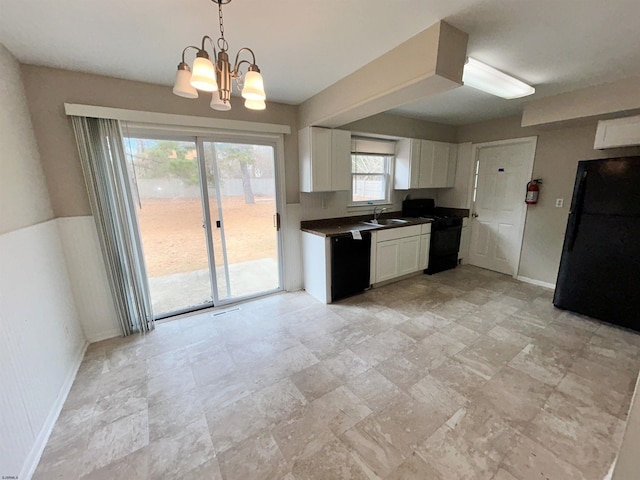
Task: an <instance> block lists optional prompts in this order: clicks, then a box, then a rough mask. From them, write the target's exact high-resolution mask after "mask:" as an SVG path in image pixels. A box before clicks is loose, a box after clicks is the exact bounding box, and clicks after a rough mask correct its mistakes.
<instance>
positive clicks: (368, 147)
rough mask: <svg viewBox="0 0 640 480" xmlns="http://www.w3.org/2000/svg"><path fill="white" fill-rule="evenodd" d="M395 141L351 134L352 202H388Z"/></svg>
mask: <svg viewBox="0 0 640 480" xmlns="http://www.w3.org/2000/svg"><path fill="white" fill-rule="evenodd" d="M394 152H395V142H390V141H386V140H378V139H369V138H367V139H364V138H357V137H354V138H352V140H351V205H378V204H388V203H391V174H392V168H393V159H394Z"/></svg>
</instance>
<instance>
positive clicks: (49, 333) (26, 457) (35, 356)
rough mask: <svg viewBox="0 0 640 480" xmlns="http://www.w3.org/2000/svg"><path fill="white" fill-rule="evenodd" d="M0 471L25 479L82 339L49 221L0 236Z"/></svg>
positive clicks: (69, 377) (66, 387)
mask: <svg viewBox="0 0 640 480" xmlns="http://www.w3.org/2000/svg"><path fill="white" fill-rule="evenodd" d="M0 312H1V315H0V385H1V386H2V388H1V389H0V432H2V433H1V434H0V467H1V468H0V472H1V474H2V475H5V476H7V475H9V476H10V475H13V476H17V477H18V478H20V479H28V478H30V476H31V475H32V474H33V471H34V470H35V467H36V465H37V462H38V460H39V458H40V455H41V454H42V450H43V449H44V446H45V444H46V441H47V438H48V437H49V434H50V432H51V429H52V428H53V424H54V423H55V420H56V419H57V417H58V414H59V413H60V409H61V408H62V404H63V403H64V400H65V398H66V396H67V393H68V391H69V388H70V387H71V384H72V382H73V378H74V377H75V374H76V371H77V368H78V366H79V363H80V361H81V360H82V356H83V354H84V350H85V348H86V340H85V337H84V335H83V332H82V327H81V325H80V322H79V320H78V314H77V311H76V308H75V305H74V298H73V293H72V291H71V285H70V282H69V278H68V273H67V266H66V263H65V258H64V252H63V248H62V244H61V241H60V236H59V233H58V228H57V225H56V221H55V220H50V221H47V222H44V223H40V224H37V225H33V226H30V227H26V228H22V229H19V230H15V231H12V232H9V233H6V234H3V235H0Z"/></svg>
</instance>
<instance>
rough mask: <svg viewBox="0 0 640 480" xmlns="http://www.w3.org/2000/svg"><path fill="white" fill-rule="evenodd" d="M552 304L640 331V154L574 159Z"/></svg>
mask: <svg viewBox="0 0 640 480" xmlns="http://www.w3.org/2000/svg"><path fill="white" fill-rule="evenodd" d="M553 304H554V305H555V306H556V307H559V308H563V309H566V310H571V311H573V312H577V313H581V314H583V315H588V316H589V317H593V318H597V319H600V320H604V321H606V322H610V323H614V324H617V325H622V326H624V327H627V328H632V329H634V330H640V157H624V158H611V159H606V160H589V161H582V162H579V163H578V172H577V175H576V183H575V186H574V189H573V198H572V200H571V210H570V212H569V220H568V222H567V231H566V234H565V238H564V246H563V249H562V259H561V260H560V270H559V272H558V280H557V283H556V290H555V294H554V297H553Z"/></svg>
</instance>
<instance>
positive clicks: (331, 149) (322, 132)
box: [298, 127, 351, 192]
mask: <svg viewBox="0 0 640 480" xmlns="http://www.w3.org/2000/svg"><path fill="white" fill-rule="evenodd" d="M298 145H299V156H300V191H302V192H332V191H337V190H349V189H350V188H351V185H350V183H351V132H349V131H346V130H334V129H331V128H321V127H307V128H303V129H301V130H300V131H298Z"/></svg>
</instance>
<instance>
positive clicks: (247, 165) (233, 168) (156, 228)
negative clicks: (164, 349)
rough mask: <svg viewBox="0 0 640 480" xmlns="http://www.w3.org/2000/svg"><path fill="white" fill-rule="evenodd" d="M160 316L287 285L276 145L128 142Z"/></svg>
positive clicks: (167, 139)
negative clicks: (283, 278)
mask: <svg viewBox="0 0 640 480" xmlns="http://www.w3.org/2000/svg"><path fill="white" fill-rule="evenodd" d="M125 146H126V149H127V156H128V166H129V177H130V181H131V187H132V192H133V195H134V199H135V201H136V203H137V209H136V210H137V212H136V213H137V215H138V222H139V225H140V237H141V239H142V245H143V250H144V257H145V263H146V267H147V275H148V277H149V289H150V294H151V301H152V305H153V312H154V316H155V317H156V318H163V317H167V316H170V315H174V314H178V313H183V312H186V311H191V310H197V309H200V308H205V307H209V306H212V305H221V304H225V303H231V302H234V301H237V300H239V299H242V298H247V297H252V296H257V295H261V294H264V293H268V292H272V291H277V290H281V288H282V285H281V266H280V265H281V262H280V248H279V245H280V243H279V242H280V239H279V229H278V226H279V225H278V215H277V202H276V198H277V195H276V175H275V173H276V172H275V148H274V146H273V145H270V144H260V143H254V142H251V141H250V140H249V139H248V137H247V139H243V138H239V139H236V138H234V139H233V141H226V140H224V139H222V138H221V139H218V138H216V137H211V138H209V137H208V138H206V139H202V138H198V137H184V136H178V135H175V136H167V135H162V136H155V138H153V136H152V135H149V134H146V135H145V134H142V133H141V134H130V135H128V136H127V137H126V138H125Z"/></svg>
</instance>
